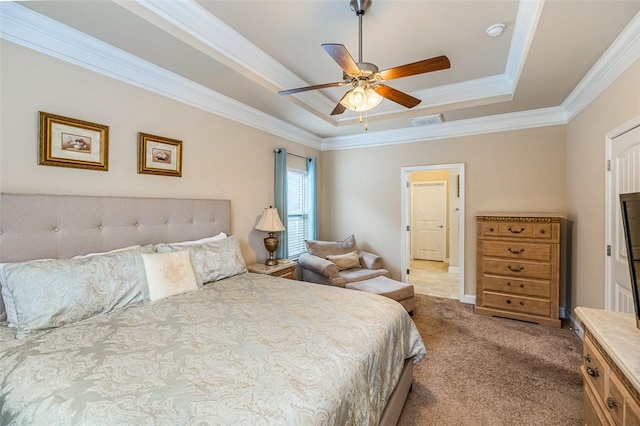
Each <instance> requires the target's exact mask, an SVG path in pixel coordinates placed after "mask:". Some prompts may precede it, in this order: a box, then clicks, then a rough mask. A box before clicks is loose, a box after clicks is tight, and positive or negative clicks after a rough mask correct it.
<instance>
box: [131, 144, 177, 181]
mask: <svg viewBox="0 0 640 426" xmlns="http://www.w3.org/2000/svg"><path fill="white" fill-rule="evenodd" d="M138 173H143V174H149V175H162V176H177V177H181V176H182V141H179V140H176V139H169V138H165V137H162V136H156V135H150V134H148V133H138Z"/></svg>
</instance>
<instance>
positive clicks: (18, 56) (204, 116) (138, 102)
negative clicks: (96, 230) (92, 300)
mask: <svg viewBox="0 0 640 426" xmlns="http://www.w3.org/2000/svg"><path fill="white" fill-rule="evenodd" d="M0 48H1V49H2V56H1V58H0V60H1V70H2V73H1V77H0V84H1V88H2V90H1V95H0V96H1V105H0V106H1V108H2V123H1V124H2V127H1V129H0V191H1V192H13V193H41V194H80V195H119V196H148V197H177V198H221V199H230V200H231V208H232V225H231V226H232V229H231V231H232V233H233V234H235V235H238V237H239V238H240V239H241V242H242V250H243V253H244V255H245V258H246V260H247V262H253V261H254V260H255V259H256V257H257V258H258V259H264V258H265V257H266V255H267V253H266V251H265V249H264V246H263V242H262V239H263V238H264V236H265V235H264V233H263V232H259V231H256V230H254V229H253V226H254V225H255V224H256V223H257V219H258V217H259V215H260V214H261V213H262V210H263V208H264V207H266V206H268V205H269V204H273V167H274V157H273V150H274V148H276V147H279V146H284V147H286V148H287V149H288V150H289V151H290V152H293V153H296V154H299V155H305V156H318V155H319V152H318V151H315V150H313V149H310V148H307V147H304V146H301V145H298V144H293V143H290V142H287V141H284V140H282V139H280V138H278V137H276V136H272V135H270V134H267V133H264V132H261V131H258V130H255V129H252V128H250V127H247V126H244V125H241V124H238V123H235V122H233V121H230V120H227V119H224V118H221V117H218V116H215V115H212V114H209V113H206V112H203V111H200V110H198V109H195V108H192V107H189V106H186V105H184V104H181V103H178V102H175V101H172V100H170V99H167V98H165V97H162V96H159V95H155V94H153V93H150V92H147V91H145V90H142V89H138V88H136V87H133V86H130V85H127V84H125V83H122V82H118V81H116V80H113V79H110V78H107V77H104V76H102V75H99V74H96V73H93V72H90V71H87V70H84V69H82V68H79V67H76V66H74V65H71V64H68V63H65V62H62V61H59V60H57V59H53V58H51V57H48V56H45V55H42V54H39V53H37V52H34V51H31V50H29V49H26V48H23V47H20V46H17V45H15V44H12V43H9V42H6V41H2V44H1V45H0ZM38 111H45V112H49V113H53V114H58V115H63V116H66V117H73V118H77V119H82V120H86V121H92V122H96V123H100V124H106V125H108V126H109V132H110V134H109V171H108V172H100V171H91V170H81V169H70V168H61V167H51V166H39V165H37V141H38V133H37V132H38ZM138 132H146V133H151V134H155V135H160V136H165V137H169V138H175V139H179V140H182V142H183V174H182V177H180V178H177V177H165V176H152V175H142V174H137V133H138Z"/></svg>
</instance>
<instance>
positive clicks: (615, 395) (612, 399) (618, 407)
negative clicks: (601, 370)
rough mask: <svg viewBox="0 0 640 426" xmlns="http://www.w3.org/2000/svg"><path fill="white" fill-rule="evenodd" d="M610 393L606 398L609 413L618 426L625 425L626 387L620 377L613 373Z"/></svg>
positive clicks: (610, 380)
mask: <svg viewBox="0 0 640 426" xmlns="http://www.w3.org/2000/svg"><path fill="white" fill-rule="evenodd" d="M608 385H609V386H608V391H607V395H606V397H605V400H604V403H605V404H606V406H607V412H608V413H609V415H610V416H611V418H612V419H613V423H614V424H616V425H623V424H625V423H624V400H625V393H626V391H625V390H624V385H623V384H622V382H620V379H618V376H617V375H616V373H614V372H613V371H612V372H611V373H609V383H608Z"/></svg>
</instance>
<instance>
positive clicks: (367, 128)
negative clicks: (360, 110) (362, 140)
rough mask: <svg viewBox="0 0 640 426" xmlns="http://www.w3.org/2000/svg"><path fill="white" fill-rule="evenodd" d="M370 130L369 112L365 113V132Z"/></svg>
mask: <svg viewBox="0 0 640 426" xmlns="http://www.w3.org/2000/svg"><path fill="white" fill-rule="evenodd" d="M367 130H369V111H365V112H364V131H365V132H366V131H367Z"/></svg>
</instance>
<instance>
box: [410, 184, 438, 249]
mask: <svg viewBox="0 0 640 426" xmlns="http://www.w3.org/2000/svg"><path fill="white" fill-rule="evenodd" d="M446 220H447V185H446V182H416V183H412V184H411V254H412V257H413V258H414V259H422V260H437V261H444V259H445V256H446V249H447V245H446V242H447V229H446Z"/></svg>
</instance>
